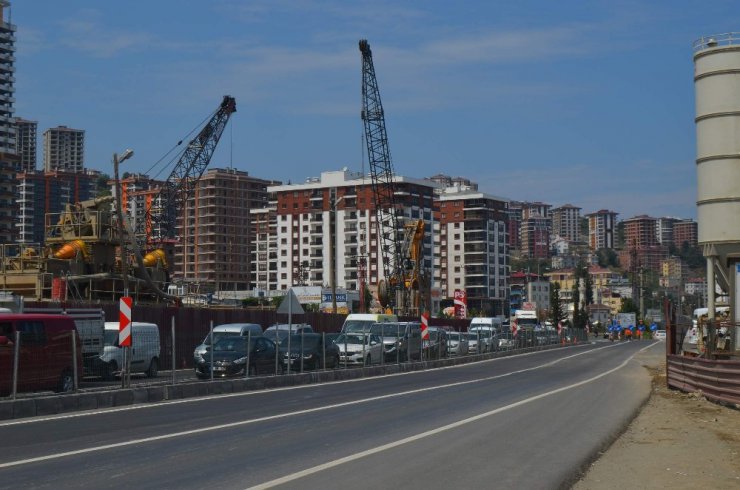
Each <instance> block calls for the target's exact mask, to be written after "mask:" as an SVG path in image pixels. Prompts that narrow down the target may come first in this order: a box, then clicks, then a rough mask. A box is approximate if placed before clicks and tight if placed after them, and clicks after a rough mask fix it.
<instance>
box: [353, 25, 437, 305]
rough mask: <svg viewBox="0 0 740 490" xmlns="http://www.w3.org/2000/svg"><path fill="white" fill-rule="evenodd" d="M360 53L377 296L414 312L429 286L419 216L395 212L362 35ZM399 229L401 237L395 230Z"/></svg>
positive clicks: (375, 83) (389, 164)
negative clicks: (379, 266)
mask: <svg viewBox="0 0 740 490" xmlns="http://www.w3.org/2000/svg"><path fill="white" fill-rule="evenodd" d="M360 53H362V121H363V124H364V127H365V142H366V145H367V154H368V161H369V163H370V178H371V185H372V190H373V196H374V204H375V213H376V226H377V234H378V242H379V245H380V256H381V259H382V262H383V273H384V275H385V278H386V279H385V280H381V281H379V282H378V300H379V301H380V303H381V305H383V307H384V308H387V309H391V310H393V311H394V312H396V313H397V314H399V315H404V316H419V315H420V314H421V313H422V312H423V311H424V309H425V307H426V304H425V302H426V298H427V297H428V295H427V294H425V291H427V290H428V289H429V287H428V281H427V280H426V279H425V277H426V275H425V274H424V271H423V270H422V268H421V264H422V263H423V260H422V259H423V257H422V251H423V248H422V242H423V238H424V221H423V220H421V219H418V220H417V219H411V220H406V222H404V219H403V217H402V216H399V206H398V203H397V202H396V184H395V174H394V170H393V164H392V162H391V155H390V150H389V148H388V136H387V133H386V128H385V114H384V112H383V104H382V102H381V100H380V91H379V90H378V80H377V78H376V76H375V67H374V65H373V55H372V51H371V50H370V44H369V43H368V42H367V40H365V39H363V40H361V41H360ZM401 234H402V235H403V238H401V236H400V235H401Z"/></svg>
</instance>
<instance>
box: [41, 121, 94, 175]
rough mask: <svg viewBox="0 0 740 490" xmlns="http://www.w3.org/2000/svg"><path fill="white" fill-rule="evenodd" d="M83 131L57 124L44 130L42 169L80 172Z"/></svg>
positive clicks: (83, 162) (83, 145) (83, 163)
mask: <svg viewBox="0 0 740 490" xmlns="http://www.w3.org/2000/svg"><path fill="white" fill-rule="evenodd" d="M84 168H85V131H84V130H82V129H72V128H68V127H67V126H57V127H56V128H49V129H47V130H46V131H44V171H46V172H55V171H61V172H82V170H83V169H84Z"/></svg>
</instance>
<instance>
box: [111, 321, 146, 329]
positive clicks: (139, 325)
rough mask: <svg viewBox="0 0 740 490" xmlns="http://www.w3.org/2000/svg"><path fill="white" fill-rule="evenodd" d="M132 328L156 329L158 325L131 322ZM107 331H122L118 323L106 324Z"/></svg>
mask: <svg viewBox="0 0 740 490" xmlns="http://www.w3.org/2000/svg"><path fill="white" fill-rule="evenodd" d="M131 326H132V327H156V328H159V327H158V326H157V324H156V323H149V322H131ZM105 329H106V330H120V329H121V327H120V325H119V323H118V322H105Z"/></svg>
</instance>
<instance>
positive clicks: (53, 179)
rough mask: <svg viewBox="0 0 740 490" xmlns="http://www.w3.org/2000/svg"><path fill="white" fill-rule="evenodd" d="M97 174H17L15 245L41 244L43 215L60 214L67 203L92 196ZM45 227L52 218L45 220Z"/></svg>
mask: <svg viewBox="0 0 740 490" xmlns="http://www.w3.org/2000/svg"><path fill="white" fill-rule="evenodd" d="M99 176H100V172H98V171H96V170H88V171H85V172H42V171H35V172H21V173H20V174H18V181H19V185H18V190H19V196H18V203H19V207H20V209H19V213H18V220H17V222H16V227H17V228H18V234H17V236H18V242H20V243H28V244H43V243H44V240H45V236H46V230H45V225H46V222H47V214H53V213H61V212H63V211H64V208H65V206H66V205H67V204H71V203H76V202H79V201H85V200H87V199H92V198H93V197H95V194H96V191H97V179H98V177H99ZM49 219H50V220H51V222H50V223H49V224H56V223H57V222H58V220H59V217H57V218H56V219H53V218H49Z"/></svg>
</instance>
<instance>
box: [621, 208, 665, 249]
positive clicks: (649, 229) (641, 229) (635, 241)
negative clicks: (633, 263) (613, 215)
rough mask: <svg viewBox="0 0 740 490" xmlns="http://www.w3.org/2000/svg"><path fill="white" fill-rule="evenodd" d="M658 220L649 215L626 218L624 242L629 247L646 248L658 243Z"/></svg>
mask: <svg viewBox="0 0 740 490" xmlns="http://www.w3.org/2000/svg"><path fill="white" fill-rule="evenodd" d="M656 222H657V220H656V219H655V218H651V217H650V216H647V215H644V214H643V215H641V216H635V217H633V218H629V219H626V220H624V242H625V245H626V246H627V248H645V247H653V246H655V245H658V236H657V234H656V233H655V226H656Z"/></svg>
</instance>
